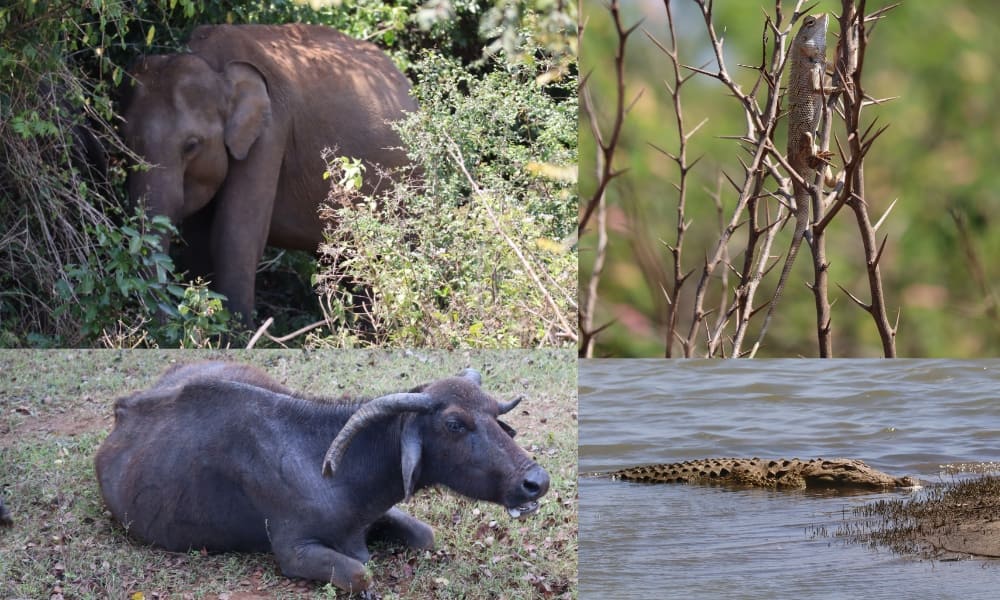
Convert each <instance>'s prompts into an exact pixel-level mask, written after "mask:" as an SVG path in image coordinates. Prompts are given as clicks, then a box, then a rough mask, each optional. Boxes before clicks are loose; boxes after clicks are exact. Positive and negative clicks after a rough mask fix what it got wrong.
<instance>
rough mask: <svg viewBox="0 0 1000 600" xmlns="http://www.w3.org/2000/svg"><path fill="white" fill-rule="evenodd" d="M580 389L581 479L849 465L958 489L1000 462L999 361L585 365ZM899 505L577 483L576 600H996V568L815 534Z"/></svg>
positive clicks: (999, 573)
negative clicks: (742, 460)
mask: <svg viewBox="0 0 1000 600" xmlns="http://www.w3.org/2000/svg"><path fill="white" fill-rule="evenodd" d="M579 386H580V472H581V473H587V472H593V471H603V470H609V469H616V468H621V467H626V466H632V465H638V464H645V463H655V462H676V461H681V460H687V459H695V458H706V457H713V456H747V457H749V456H760V457H762V458H794V457H799V458H812V457H825V458H830V457H850V458H859V459H862V460H864V461H865V462H867V463H868V464H870V465H871V466H873V467H875V468H877V469H880V470H883V471H886V472H888V473H890V474H893V475H915V476H917V477H920V478H921V479H924V480H929V481H941V480H945V481H947V480H951V479H952V478H953V477H957V476H963V475H954V474H952V473H953V472H954V471H956V470H958V471H962V470H972V471H975V470H982V469H984V468H985V469H986V470H992V469H995V468H996V464H995V463H996V462H997V461H1000V402H998V401H997V399H996V395H997V393H998V392H1000V361H947V360H935V361H927V360H923V361H886V360H870V361H854V360H838V361H835V362H829V361H826V362H824V361H805V360H775V361H760V360H757V361H662V360H588V361H581V362H580V373H579ZM991 462H992V463H994V464H993V465H989V464H988V463H991ZM898 496H899V493H863V494H854V495H848V496H845V495H830V494H824V493H806V492H787V491H786V492H775V491H768V490H731V489H727V488H718V487H706V486H687V485H641V484H630V483H626V482H620V481H609V480H606V479H596V478H588V477H581V480H580V552H579V561H580V563H579V564H580V567H579V568H580V590H581V597H582V598H588V599H589V598H623V599H624V598H806V597H808V598H860V597H864V598H897V597H901V598H910V597H912V598H984V599H985V598H998V597H1000V560H992V561H991V560H964V561H958V562H943V561H935V560H919V559H914V558H905V557H900V556H897V555H894V554H892V553H891V552H889V551H887V550H879V551H875V550H870V549H868V548H866V547H863V546H856V545H848V544H845V543H844V542H842V541H841V540H840V539H839V538H830V537H819V536H815V535H813V534H812V533H811V532H812V531H813V530H814V528H815V527H817V526H818V527H823V526H825V527H826V528H827V529H828V530H829V531H834V530H836V528H837V525H838V523H839V522H840V521H841V520H842V518H843V515H844V514H845V513H846V512H848V511H849V510H850V509H851V508H852V507H854V506H857V505H859V504H864V503H866V502H869V501H872V500H875V499H879V498H885V497H898Z"/></svg>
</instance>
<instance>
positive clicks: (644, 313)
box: [580, 0, 1000, 358]
mask: <svg viewBox="0 0 1000 600" xmlns="http://www.w3.org/2000/svg"><path fill="white" fill-rule="evenodd" d="M817 4H818V5H817V7H816V9H815V11H816V12H832V13H839V11H840V2H839V1H834V0H821V1H820V2H818V3H817ZM889 4H892V2H890V1H885V2H868V6H867V12H869V13H870V12H872V11H874V10H877V9H879V8H882V7H885V6H888V5H889ZM622 5H623V6H622V11H623V15H624V22H625V25H626V26H630V25H632V24H635V23H636V22H638V21H640V20H643V23H642V25H641V29H640V30H639V31H637V32H636V33H635V34H634V35H632V37H631V38H630V39H629V43H628V47H627V55H626V56H627V67H626V70H627V82H626V85H627V92H626V93H627V98H628V101H631V100H632V99H634V98H635V97H636V95H637V94H638V93H639V92H640V91H641V92H642V95H641V97H640V98H639V100H638V101H637V102H636V104H635V106H634V108H633V109H632V110H631V112H630V113H629V114H628V117H627V119H626V122H625V127H624V130H623V132H622V140H621V144H620V146H619V152H618V153H617V155H616V158H615V167H616V168H619V169H622V168H627V169H628V172H627V173H626V174H625V175H623V176H622V177H620V178H619V179H616V180H615V181H614V182H613V183H612V185H611V186H610V188H609V190H608V193H607V202H608V231H609V249H608V259H607V260H608V262H607V265H606V268H605V273H604V277H603V281H602V285H601V288H600V291H599V302H598V309H597V313H596V318H595V320H594V325H595V326H600V325H603V324H605V323H608V322H612V321H613V324H612V325H611V326H610V327H608V329H607V330H606V331H604V332H602V333H601V334H600V335H599V336H598V343H597V345H596V347H595V352H594V355H595V356H598V357H600V356H662V355H663V353H664V331H665V327H664V324H663V322H662V319H663V316H664V314H665V311H664V309H663V306H662V299H660V300H658V299H657V298H656V296H657V295H659V296H660V298H662V293H661V292H660V291H659V290H658V289H655V290H651V289H649V288H648V286H647V283H646V281H645V277H644V276H643V272H642V270H641V269H640V268H639V266H638V265H637V256H636V255H635V253H634V251H633V245H632V243H631V242H632V241H634V240H646V242H647V243H649V244H652V247H653V248H654V250H655V255H654V256H653V258H654V259H655V260H658V262H659V263H660V264H662V268H663V269H665V270H666V271H667V272H668V273H669V272H670V271H671V270H672V263H671V259H670V255H669V254H668V252H667V250H666V248H665V247H664V246H663V244H662V243H661V242H660V241H661V240H663V241H666V242H668V243H673V241H674V240H675V237H676V200H677V194H676V190H675V188H674V187H673V186H674V185H675V184H676V183H677V182H679V177H678V173H677V168H676V165H675V164H674V163H673V162H672V161H670V160H669V159H668V158H666V157H665V156H663V155H662V154H660V153H659V152H657V151H656V150H654V149H653V148H651V146H650V144H655V145H656V146H659V147H661V148H664V149H667V150H671V151H673V150H676V149H677V135H676V128H675V124H674V114H673V109H672V103H671V100H670V96H669V94H668V92H667V89H666V88H665V86H664V84H663V82H664V80H671V79H672V75H671V67H670V64H669V60H668V59H667V57H666V56H665V55H664V54H663V53H662V52H661V51H660V50H659V49H657V48H656V46H655V45H654V44H653V43H652V42H651V41H650V40H649V38H648V37H647V36H646V34H645V33H644V32H643V31H642V30H645V31H646V32H648V33H649V34H650V35H652V36H654V37H656V38H657V39H659V40H660V41H661V42H662V43H664V44H668V45H669V41H670V39H669V30H668V28H667V21H666V12H665V9H664V4H663V1H662V0H656V1H654V0H626V1H625V2H622ZM671 5H672V6H673V9H674V14H675V18H676V27H677V35H678V46H679V51H680V56H681V62H682V63H684V64H689V65H695V66H704V67H705V68H706V69H708V70H714V68H715V65H714V62H712V61H711V59H712V53H711V48H710V47H709V45H708V37H707V35H706V32H705V25H704V22H703V20H702V17H701V14H700V11H699V9H698V7H697V6H696V5H695V4H694V2H689V1H686V0H684V1H679V0H674V1H673V2H672V3H671ZM783 7H784V10H785V11H786V12H785V23H787V20H788V19H789V18H790V16H791V10H792V8H793V7H794V3H792V2H785V3H784V4H783ZM773 9H774V5H773V3H767V2H747V1H741V2H717V3H716V8H715V15H714V24H715V29H716V31H717V32H718V33H719V34H720V35H721V36H724V38H725V58H726V64H727V69H728V70H729V72H730V74H731V75H732V76H733V77H734V78H736V79H737V81H738V82H739V83H740V84H741V86H742V88H743V89H744V91H748V90H749V89H750V86H752V85H753V82H754V80H755V77H756V72H755V71H753V70H750V69H744V68H740V67H739V66H738V65H740V64H743V65H756V64H760V62H761V58H762V54H761V52H762V50H761V39H762V31H763V24H764V18H765V17H764V14H765V11H767V12H768V13H770V14H773ZM582 12H583V22H585V23H586V29H585V31H584V37H583V42H582V46H581V52H580V56H581V58H580V62H581V72H582V73H583V74H584V75H588V74H589V82H588V85H589V86H590V90H591V94H592V97H593V99H594V105H595V109H596V110H595V112H596V113H597V114H598V116H599V120H600V122H601V123H602V125H603V127H604V129H605V130H607V128H608V126H609V124H610V118H611V116H612V114H613V113H612V111H613V108H614V87H613V86H614V63H613V56H614V49H615V44H616V43H617V38H616V36H615V32H614V28H613V25H612V22H611V19H610V15H609V13H608V10H607V8H606V5H605V3H604V2H597V1H596V0H584V1H583V2H582ZM830 34H831V35H830V40H829V42H828V44H829V48H828V51H827V56H828V57H832V56H833V46H834V45H835V44H836V40H837V34H839V25H838V24H837V23H836V22H831V25H830ZM770 41H773V40H769V42H770ZM998 55H1000V3H997V2H991V1H989V0H979V1H973V0H966V1H949V2H944V1H910V2H903V4H902V5H901V6H899V7H898V8H896V9H894V10H892V11H890V12H889V13H888V15H887V17H886V18H885V19H883V20H882V21H880V22H879V23H877V24H876V25H875V27H874V31H873V33H872V36H871V44H870V46H869V48H868V52H867V54H866V57H865V72H864V78H863V82H864V88H865V91H866V92H867V93H868V94H870V95H871V96H873V97H875V98H886V97H891V96H899V97H900V98H899V99H897V100H893V101H891V102H888V103H885V104H882V105H879V106H872V107H868V108H867V109H866V111H865V112H864V113H862V116H863V119H864V122H865V123H866V124H867V123H870V122H871V121H872V120H873V119H875V118H876V117H877V118H878V122H879V123H880V124H888V125H889V129H888V130H887V131H886V132H885V133H884V134H883V135H882V137H881V138H879V139H878V141H877V142H876V144H875V147H874V148H873V150H872V151H871V152H870V153H869V155H868V157H867V160H866V162H865V182H866V192H867V194H866V198H867V201H868V203H869V214H870V215H871V218H872V221H873V222H875V221H877V220H878V219H879V218H880V217H881V215H882V214H883V213H884V212H885V210H886V209H887V208H888V206H889V205H890V203H891V202H892V201H893V200H894V199H898V202H897V205H896V207H895V209H894V210H893V212H892V213H891V214H890V216H889V218H888V219H887V221H886V222H885V223H884V224H883V225H882V227H881V229H879V231H878V232H877V233H878V237H879V239H881V238H882V236H883V235H888V242H887V244H886V248H885V252H884V255H883V258H882V261H881V263H880V264H881V270H882V278H883V284H884V287H885V296H886V303H887V307H888V312H889V315H890V320H892V319H894V318H895V316H896V314H897V311H898V315H899V328H898V335H897V352H898V354H899V355H900V356H928V357H930V356H949V357H958V358H964V357H976V356H993V355H998V354H1000V324H998V320H997V311H996V298H995V293H996V292H995V289H996V285H995V283H994V281H995V280H996V278H997V275H998V274H1000V265H998V264H995V263H997V261H996V260H995V258H994V257H996V256H997V253H998V251H1000V236H998V235H997V232H996V226H995V223H994V222H995V221H996V220H997V219H998V218H1000V199H998V197H997V196H998V194H997V190H998V189H1000V168H997V166H996V165H995V161H996V157H997V148H998V143H997V138H998V133H1000V131H998V125H1000V116H998V114H997V110H996V98H997V96H998V94H997V90H1000V72H998V70H997V69H996V68H995V64H996V57H997V56H998ZM786 77H787V75H786ZM783 82H784V79H783ZM763 98H764V93H763V92H761V93H760V101H763ZM785 105H786V103H783V106H785ZM683 110H684V119H685V127H686V128H687V129H688V130H690V129H692V128H693V127H694V126H695V125H697V124H698V123H699V122H701V121H702V119H705V118H707V119H708V121H707V123H706V124H705V125H704V126H703V127H702V129H701V130H699V131H698V133H697V134H696V135H695V136H694V137H693V138H692V139H691V140H690V143H689V150H688V160H689V162H690V161H693V160H694V159H695V158H697V157H699V156H702V159H701V161H700V162H699V163H698V164H697V166H696V167H695V169H694V170H693V171H692V173H691V175H690V177H691V178H692V179H691V180H690V181H689V192H688V194H689V195H688V208H687V213H688V218H689V219H690V218H693V219H694V221H693V224H692V225H691V228H690V230H689V231H688V233H687V239H686V241H685V245H684V252H685V264H684V270H685V271H687V270H691V269H695V270H696V271H698V272H700V269H701V267H702V266H703V260H704V257H705V255H706V253H707V252H709V251H710V250H711V248H712V247H713V244H714V242H715V240H717V239H718V230H719V225H718V222H719V218H718V216H717V213H716V209H715V206H714V204H713V201H712V198H711V195H710V194H711V193H712V192H714V191H715V190H720V189H721V191H722V200H723V203H724V205H725V207H726V210H727V214H728V213H729V212H731V210H732V206H733V205H734V202H735V196H736V194H735V192H734V191H733V190H732V188H731V187H729V186H728V184H725V185H721V184H720V183H719V180H720V177H721V173H722V171H725V172H726V173H729V174H730V175H740V174H742V169H741V167H740V165H739V162H738V157H740V155H741V151H740V150H739V149H738V146H737V145H736V143H735V142H733V141H731V140H725V139H721V138H720V136H726V135H741V134H743V133H744V132H745V123H744V116H743V112H742V110H741V108H740V106H739V105H738V103H737V102H736V100H735V99H734V98H733V97H732V96H730V95H728V92H727V90H726V89H724V88H723V86H722V85H721V84H720V83H719V82H718V81H716V80H714V79H711V78H709V77H701V76H699V77H697V78H695V80H694V81H692V82H691V83H689V84H687V85H685V87H684V88H683ZM581 115H582V113H581ZM783 121H784V120H783ZM784 129H785V128H784V123H783V122H782V124H781V125H779V128H778V131H777V134H776V137H775V139H776V140H777V141H778V142H779V147H782V148H783V146H784V143H785V133H784ZM834 132H835V133H840V135H841V139H842V140H843V133H842V132H843V129H842V126H840V124H839V123H838V122H835V125H834ZM831 149H833V150H835V149H836V145H835V143H831ZM834 164H835V166H838V165H839V164H840V161H839V157H838V158H837V159H835V161H834ZM594 165H595V144H594V140H593V136H592V134H591V132H590V128H589V126H588V123H587V121H586V117H583V116H582V117H581V123H580V192H581V193H580V196H581V198H582V199H584V200H586V199H589V198H590V197H591V196H592V195H593V192H594V189H595V168H594ZM769 187H770V188H771V189H773V182H771V184H770V186H769ZM958 222H960V223H961V224H962V226H959V225H958ZM744 229H745V228H744ZM744 229H741V230H739V231H738V232H737V234H736V235H735V236H734V240H733V242H732V244H731V248H732V249H733V251H734V253H735V252H736V251H737V250H738V248H741V247H743V242H744V239H745V231H744ZM791 229H792V228H791V227H790V226H788V227H786V228H785V229H784V230H783V231H782V232H781V233H780V234H779V236H778V238H777V239H776V241H775V243H774V247H773V249H772V253H773V254H777V253H781V255H782V257H783V255H784V253H785V252H786V251H787V248H788V243H789V240H790V238H791ZM963 229H964V230H965V232H966V235H963V234H962V231H963ZM594 246H595V236H594V232H593V226H591V227H590V230H589V231H588V232H587V233H586V234H585V235H584V236H583V237H582V238H581V244H580V247H581V253H580V257H581V258H580V261H581V263H580V278H581V279H580V280H581V288H583V286H584V285H585V282H586V281H587V279H588V277H589V275H590V272H591V269H592V264H593V257H594ZM827 254H828V259H829V260H830V262H831V267H830V292H829V294H830V299H831V301H832V302H833V312H832V316H833V323H832V329H833V344H834V346H833V347H834V353H835V355H837V356H881V354H882V351H881V345H880V343H879V339H878V334H877V331H876V329H875V326H874V324H873V322H872V320H871V318H870V317H869V316H868V314H867V313H865V312H863V311H862V310H861V309H859V308H858V307H857V306H856V305H854V304H853V302H851V301H850V300H849V299H848V298H847V297H846V296H845V295H844V293H843V292H842V291H841V290H840V289H839V288H838V287H837V286H838V285H840V286H843V287H844V288H846V289H847V290H850V291H851V292H852V293H854V294H856V295H857V296H859V297H860V298H862V299H863V300H867V299H868V298H869V296H870V294H869V291H868V283H867V276H866V272H865V268H864V260H863V252H862V249H861V242H860V238H859V235H858V231H857V225H856V224H855V221H854V219H853V216H852V215H851V214H850V213H849V212H848V211H846V210H844V211H842V212H841V213H840V214H839V215H838V217H837V219H836V220H835V221H834V223H833V225H832V226H831V227H830V228H829V229H828V238H827ZM731 260H732V261H733V262H734V263H737V264H739V263H741V262H742V260H743V257H742V255H737V254H734V255H733V256H731ZM782 260H783V258H782ZM811 268H812V265H811V260H810V258H809V252H808V250H807V249H806V248H803V251H802V252H801V253H800V255H799V259H798V260H797V261H796V265H795V269H794V270H793V272H792V274H791V276H790V277H789V281H788V285H787V287H786V289H785V293H784V296H783V298H782V302H781V304H780V305H779V307H778V309H777V310H776V312H775V316H774V320H773V322H772V324H771V326H770V329H769V330H768V337H767V339H766V340H765V345H764V347H763V348H762V351H761V353H760V354H761V355H764V356H795V355H804V356H816V352H817V351H816V325H815V308H814V305H813V296H812V294H811V292H810V291H809V290H808V289H807V288H806V286H805V285H803V283H804V281H806V280H807V278H808V280H809V281H811V280H812V273H811ZM721 270H722V269H718V270H717V271H716V276H718V275H719V272H720V271H721ZM778 271H780V263H779V265H778V268H776V269H774V270H773V271H772V272H771V273H770V274H769V276H768V277H766V278H765V279H764V282H763V284H762V286H761V289H760V290H759V291H758V295H757V300H756V302H755V304H756V305H760V304H762V303H763V302H765V301H766V300H767V299H769V298H770V297H771V293H772V290H773V286H774V284H775V282H776V280H777V272H778ZM692 277H693V279H694V281H692V282H690V283H688V284H687V287H688V288H690V289H689V290H688V292H689V293H688V294H687V298H688V301H690V296H691V294H692V293H693V290H694V285H695V284H696V283H697V282H696V279H697V277H698V273H697V272H696V273H695V274H694V275H693V276H692ZM716 287H717V286H716ZM682 300H683V298H682ZM717 304H718V299H717V297H712V296H709V298H708V301H707V304H706V306H707V307H711V306H713V305H716V306H717ZM685 312H687V313H689V312H690V306H688V307H687V308H685V307H683V306H682V307H681V314H682V315H683V314H684V313H685ZM761 319H762V315H761V316H758V317H757V324H756V325H755V326H752V327H751V335H754V334H755V332H756V330H757V329H758V328H759V323H760V320H761ZM685 331H686V328H685ZM702 337H703V336H702ZM703 347H704V344H703V343H702V344H701V348H702V349H703ZM674 355H675V356H678V355H679V349H678V346H676V345H675V350H674Z"/></svg>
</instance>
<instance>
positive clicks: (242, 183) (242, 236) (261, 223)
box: [211, 128, 285, 325]
mask: <svg viewBox="0 0 1000 600" xmlns="http://www.w3.org/2000/svg"><path fill="white" fill-rule="evenodd" d="M284 140H285V136H284V135H283V134H280V133H279V132H277V130H276V128H270V129H268V130H267V132H266V133H265V134H263V135H261V137H260V138H259V139H257V141H256V142H255V143H254V145H253V147H252V148H251V149H250V153H249V154H248V155H247V157H246V159H245V160H231V161H230V167H229V173H228V175H227V176H226V180H225V182H224V183H223V185H222V189H221V190H220V192H219V194H218V195H217V202H218V205H217V206H216V209H215V218H214V219H213V221H212V244H211V245H212V261H213V263H214V266H215V289H216V290H217V291H218V292H219V293H221V294H224V295H225V296H226V298H228V307H229V309H230V311H232V312H234V313H239V314H240V315H241V319H242V320H243V323H244V324H247V325H249V324H251V323H252V315H253V305H254V283H255V279H256V276H257V264H258V263H259V262H260V258H261V256H262V255H263V253H264V246H265V244H266V243H267V235H268V229H269V228H270V224H271V213H272V211H273V210H274V201H275V196H276V194H277V191H278V177H279V175H280V171H281V162H282V157H283V155H284Z"/></svg>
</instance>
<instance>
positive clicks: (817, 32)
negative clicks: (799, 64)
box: [793, 13, 829, 58]
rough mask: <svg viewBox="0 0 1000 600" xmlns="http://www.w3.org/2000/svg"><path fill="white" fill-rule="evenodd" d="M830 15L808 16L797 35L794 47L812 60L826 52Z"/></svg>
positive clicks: (803, 20)
mask: <svg viewBox="0 0 1000 600" xmlns="http://www.w3.org/2000/svg"><path fill="white" fill-rule="evenodd" d="M828 22H829V21H828V15H826V14H825V13H824V14H820V15H808V16H806V17H805V18H804V19H802V27H800V28H799V32H798V33H797V34H796V35H795V41H794V42H793V45H794V46H797V47H798V48H799V49H800V50H801V51H802V52H803V53H804V54H806V55H807V56H809V57H810V58H816V57H817V56H818V55H820V54H823V53H825V52H826V27H827V23H828Z"/></svg>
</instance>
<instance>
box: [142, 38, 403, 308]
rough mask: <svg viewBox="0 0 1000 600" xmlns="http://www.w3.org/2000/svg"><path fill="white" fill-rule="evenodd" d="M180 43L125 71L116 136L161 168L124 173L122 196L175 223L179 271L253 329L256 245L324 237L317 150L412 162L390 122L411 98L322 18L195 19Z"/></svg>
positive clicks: (374, 58)
mask: <svg viewBox="0 0 1000 600" xmlns="http://www.w3.org/2000/svg"><path fill="white" fill-rule="evenodd" d="M189 46H190V49H191V53H189V54H172V55H163V56H149V57H146V58H145V59H143V60H142V61H140V62H139V64H138V65H136V67H135V68H133V69H132V76H133V77H134V85H133V86H131V88H130V89H129V90H128V91H127V98H126V101H125V104H126V108H125V111H124V117H125V124H124V128H123V133H124V137H125V139H126V141H127V143H128V144H129V146H130V147H131V148H132V149H133V150H134V151H135V152H136V153H137V154H139V155H141V156H143V157H144V158H145V159H146V160H147V161H148V162H150V163H152V164H154V165H156V166H155V168H153V169H151V170H149V171H145V172H136V173H133V174H132V175H131V176H130V178H129V183H128V187H129V196H130V197H131V199H132V200H133V201H134V202H143V203H144V205H145V207H146V211H147V213H148V214H151V215H165V216H167V217H169V218H170V221H171V222H173V223H174V224H175V225H179V224H181V223H183V227H182V228H181V229H182V237H183V238H184V241H185V243H186V248H185V250H184V253H183V255H182V257H181V263H182V264H181V265H180V266H181V268H182V269H187V270H188V271H189V273H190V275H191V276H192V277H194V276H205V277H209V278H210V279H211V281H212V287H213V289H215V290H217V291H218V292H221V293H222V294H225V295H226V297H227V298H228V307H229V308H230V310H232V311H233V312H236V313H239V314H240V315H242V318H243V320H244V323H246V324H250V315H251V313H252V310H253V302H254V283H255V273H256V269H257V264H258V262H259V261H260V258H261V256H262V254H263V251H264V247H265V245H271V246H276V247H279V248H289V249H297V250H307V251H310V252H315V251H316V248H317V246H318V244H319V242H320V241H321V239H322V235H321V234H322V226H321V223H320V221H319V217H318V215H317V206H318V204H319V203H320V202H321V201H322V200H323V199H324V198H325V197H326V195H327V193H328V191H329V185H330V182H329V181H326V180H324V179H323V172H324V164H323V161H322V159H321V158H320V153H321V151H322V150H323V148H325V147H330V148H337V151H338V154H340V155H342V156H351V157H355V158H360V159H363V160H364V161H365V163H366V164H367V168H368V170H367V173H368V174H369V177H368V179H370V180H375V179H377V177H375V175H374V174H375V171H376V169H375V168H374V166H373V165H376V164H377V165H381V166H382V167H387V168H394V167H400V166H405V165H407V164H408V161H407V158H406V155H405V153H404V152H403V151H402V150H401V149H400V146H401V145H402V144H401V142H400V140H399V137H398V136H397V135H396V133H395V132H394V131H393V130H392V128H391V127H390V125H389V121H396V120H399V119H401V118H402V117H403V116H404V114H405V112H412V111H414V110H415V109H416V105H415V103H414V102H413V99H412V98H411V97H410V95H409V90H410V84H409V82H408V81H407V79H406V77H405V76H403V74H402V73H400V72H399V70H398V69H397V68H396V67H395V65H393V63H392V61H391V60H389V58H388V57H387V56H386V55H385V54H384V53H383V52H382V51H381V50H379V49H378V48H376V47H375V46H374V45H372V44H369V43H367V42H362V41H358V40H355V39H352V38H349V37H347V36H345V35H343V34H341V33H339V32H337V31H335V30H333V29H330V28H328V27H322V26H317V25H300V24H290V25H213V26H202V27H199V28H197V29H195V30H194V32H193V33H192V35H191V39H190V41H189ZM373 189H374V188H373V187H372V185H370V184H368V185H367V188H366V189H365V190H364V191H367V192H371V191H373ZM163 244H164V249H165V250H166V249H167V246H168V244H169V240H166V239H164V240H163Z"/></svg>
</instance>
